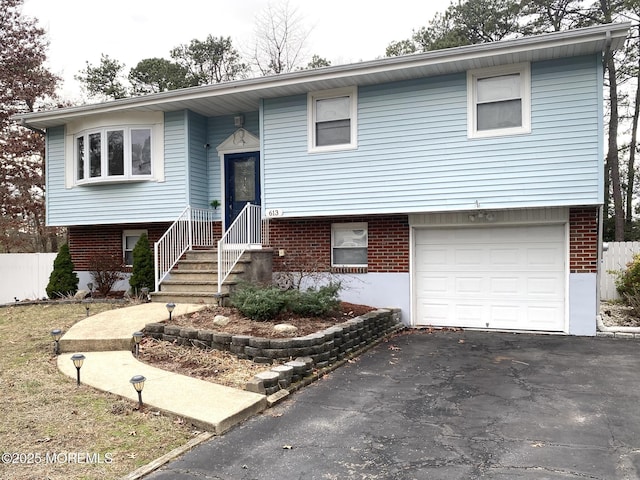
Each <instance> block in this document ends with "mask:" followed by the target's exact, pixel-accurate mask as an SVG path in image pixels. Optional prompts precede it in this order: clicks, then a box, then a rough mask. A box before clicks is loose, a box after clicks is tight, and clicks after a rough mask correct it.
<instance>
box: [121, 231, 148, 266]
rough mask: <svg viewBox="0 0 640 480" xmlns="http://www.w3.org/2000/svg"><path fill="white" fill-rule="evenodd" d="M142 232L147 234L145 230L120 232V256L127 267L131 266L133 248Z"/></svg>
mask: <svg viewBox="0 0 640 480" xmlns="http://www.w3.org/2000/svg"><path fill="white" fill-rule="evenodd" d="M142 234H147V235H148V233H147V231H146V230H124V231H123V232H122V258H123V261H124V264H125V265H126V266H128V267H131V266H133V249H134V248H135V246H136V243H138V240H140V237H141V236H142Z"/></svg>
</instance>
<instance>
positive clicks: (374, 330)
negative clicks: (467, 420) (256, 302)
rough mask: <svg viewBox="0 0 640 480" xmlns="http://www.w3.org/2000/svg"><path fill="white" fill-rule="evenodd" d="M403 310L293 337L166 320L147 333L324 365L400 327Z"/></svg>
mask: <svg viewBox="0 0 640 480" xmlns="http://www.w3.org/2000/svg"><path fill="white" fill-rule="evenodd" d="M400 315H401V310H400V309H398V308H393V309H379V310H375V311H373V312H369V313H367V314H365V315H361V316H359V317H356V318H353V319H350V320H347V321H346V322H343V323H341V324H338V325H335V326H333V327H329V328H327V329H325V330H322V331H320V332H316V333H313V334H311V335H306V336H304V337H293V338H261V337H251V336H249V335H232V334H228V333H220V332H214V331H211V330H198V329H195V328H189V327H179V326H176V325H165V324H164V323H149V324H147V325H146V327H145V329H144V331H145V333H146V334H147V335H148V336H150V337H152V338H155V339H157V340H165V341H168V342H175V343H177V344H179V345H185V346H195V347H199V348H205V349H207V348H212V349H217V350H224V351H230V352H232V353H234V354H235V355H236V356H237V357H238V358H241V359H249V360H253V361H254V362H255V363H264V364H272V363H273V362H278V363H280V362H284V361H289V360H291V359H294V358H298V357H308V358H310V359H311V362H312V363H313V367H314V368H324V367H326V366H328V365H330V364H332V363H335V362H337V361H338V360H341V359H343V358H345V357H347V356H348V355H350V354H351V353H353V352H354V351H356V350H359V349H361V348H363V347H365V346H367V345H368V344H371V343H373V342H375V341H376V340H378V339H380V338H382V337H383V336H385V335H386V334H388V333H391V332H393V331H395V330H397V329H398V327H399V326H401V323H400Z"/></svg>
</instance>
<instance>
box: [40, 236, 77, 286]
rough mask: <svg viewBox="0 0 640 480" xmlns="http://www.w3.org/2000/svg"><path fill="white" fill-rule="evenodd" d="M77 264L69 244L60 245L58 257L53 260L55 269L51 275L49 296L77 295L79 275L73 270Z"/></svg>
mask: <svg viewBox="0 0 640 480" xmlns="http://www.w3.org/2000/svg"><path fill="white" fill-rule="evenodd" d="M74 269H75V266H74V265H73V261H72V260H71V253H70V252H69V245H67V244H66V243H65V244H64V245H62V246H61V247H60V250H59V251H58V255H57V256H56V259H55V260H54V261H53V271H52V272H51V275H50V276H49V284H48V285H47V295H48V296H49V298H57V297H64V296H67V295H75V293H76V292H77V291H78V275H76V273H75V272H74V271H73V270H74Z"/></svg>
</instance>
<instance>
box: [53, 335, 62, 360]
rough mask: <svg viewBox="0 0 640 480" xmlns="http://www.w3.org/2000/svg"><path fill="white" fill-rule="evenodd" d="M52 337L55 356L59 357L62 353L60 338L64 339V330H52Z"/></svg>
mask: <svg viewBox="0 0 640 480" xmlns="http://www.w3.org/2000/svg"><path fill="white" fill-rule="evenodd" d="M51 336H52V337H53V341H54V342H55V343H54V344H53V354H54V355H58V354H59V353H60V338H62V330H60V329H59V328H54V329H53V330H51Z"/></svg>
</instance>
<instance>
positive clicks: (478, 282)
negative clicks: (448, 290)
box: [455, 277, 483, 295]
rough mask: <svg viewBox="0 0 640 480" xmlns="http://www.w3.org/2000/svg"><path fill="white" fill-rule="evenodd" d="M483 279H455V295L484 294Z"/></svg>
mask: <svg viewBox="0 0 640 480" xmlns="http://www.w3.org/2000/svg"><path fill="white" fill-rule="evenodd" d="M482 281H483V277H457V278H456V279H455V284H456V286H455V294H456V295H464V294H476V295H480V294H482V293H483V292H482Z"/></svg>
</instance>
